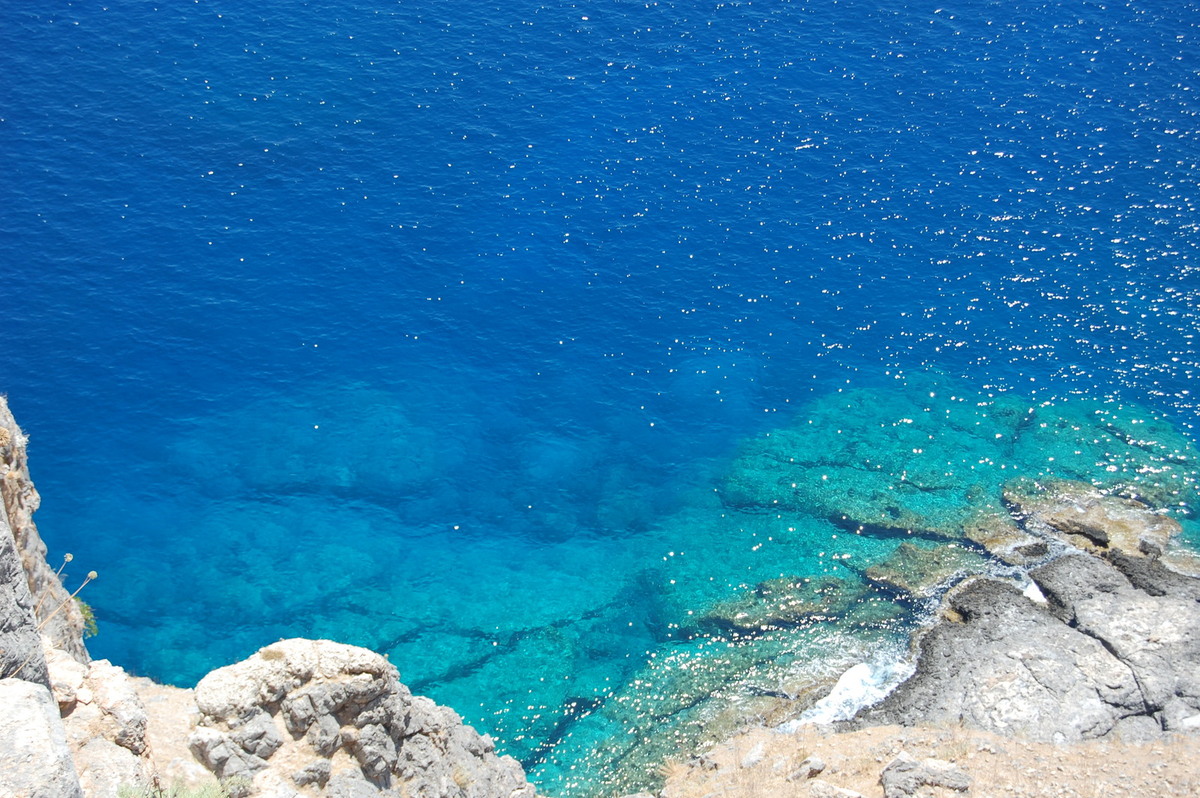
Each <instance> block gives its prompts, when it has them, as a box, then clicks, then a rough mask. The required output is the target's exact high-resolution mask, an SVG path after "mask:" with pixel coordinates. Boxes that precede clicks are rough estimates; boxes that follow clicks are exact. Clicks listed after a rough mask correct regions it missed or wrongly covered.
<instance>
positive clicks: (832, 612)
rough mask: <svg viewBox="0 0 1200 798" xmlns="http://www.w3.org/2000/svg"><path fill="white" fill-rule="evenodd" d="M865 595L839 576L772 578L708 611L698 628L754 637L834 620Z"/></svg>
mask: <svg viewBox="0 0 1200 798" xmlns="http://www.w3.org/2000/svg"><path fill="white" fill-rule="evenodd" d="M865 592H866V589H865V586H863V585H851V584H849V583H847V582H846V581H845V580H842V579H838V578H836V577H827V578H824V579H810V578H805V577H780V578H779V579H769V580H767V581H765V582H760V583H759V584H757V585H756V586H755V587H754V588H753V589H752V590H748V591H743V592H742V593H741V594H739V595H738V596H737V597H735V598H733V599H730V600H729V601H724V602H721V603H720V604H717V605H716V606H714V607H712V608H711V609H709V610H708V611H707V612H706V613H704V615H703V616H702V617H701V618H700V620H699V626H700V628H701V629H703V630H705V631H707V632H710V633H711V632H717V633H725V634H733V635H755V634H761V633H763V632H766V631H769V630H771V629H785V628H788V627H793V626H800V625H802V624H805V623H810V622H816V621H824V620H834V619H837V618H839V617H841V616H842V615H843V614H845V613H846V612H847V610H848V609H849V607H850V605H851V604H852V603H854V602H855V601H857V600H859V599H861V598H862V597H863V595H864V594H865Z"/></svg>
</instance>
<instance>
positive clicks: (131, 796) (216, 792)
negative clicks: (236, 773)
mask: <svg viewBox="0 0 1200 798" xmlns="http://www.w3.org/2000/svg"><path fill="white" fill-rule="evenodd" d="M249 786H250V783H249V782H248V781H246V780H245V779H242V778H232V779H225V780H224V781H210V782H208V783H207V784H201V785H200V786H198V787H185V786H184V785H182V784H179V783H178V782H177V783H175V784H172V785H171V786H170V787H162V786H159V787H152V786H143V787H130V786H128V785H125V786H122V787H118V788H117V798H235V797H236V796H239V795H245V794H246V790H247V788H249Z"/></svg>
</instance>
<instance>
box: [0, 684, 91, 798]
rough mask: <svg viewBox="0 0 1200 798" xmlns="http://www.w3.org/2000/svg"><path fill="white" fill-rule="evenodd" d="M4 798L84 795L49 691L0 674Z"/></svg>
mask: <svg viewBox="0 0 1200 798" xmlns="http://www.w3.org/2000/svg"><path fill="white" fill-rule="evenodd" d="M0 708H3V710H2V711H0V798H82V796H83V792H82V791H81V790H80V787H79V777H78V776H76V774H75V765H74V764H73V763H72V762H71V752H70V751H69V750H68V749H67V739H66V736H65V735H64V734H63V727H62V723H61V722H60V721H59V718H58V706H57V705H56V704H55V702H54V698H53V697H52V696H51V695H50V691H49V690H47V689H46V688H45V687H42V686H41V685H40V684H33V683H32V682H26V681H22V680H20V679H0Z"/></svg>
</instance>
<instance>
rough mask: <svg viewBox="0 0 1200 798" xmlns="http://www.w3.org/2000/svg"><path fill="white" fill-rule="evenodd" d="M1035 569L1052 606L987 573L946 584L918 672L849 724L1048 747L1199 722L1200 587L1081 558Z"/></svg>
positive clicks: (1152, 569)
mask: <svg viewBox="0 0 1200 798" xmlns="http://www.w3.org/2000/svg"><path fill="white" fill-rule="evenodd" d="M1121 566H1124V567H1127V568H1129V569H1130V572H1131V573H1132V574H1133V575H1134V579H1132V580H1131V579H1130V578H1129V577H1128V576H1126V574H1125V573H1123V572H1122V570H1121ZM1030 576H1031V578H1032V579H1033V582H1034V584H1035V585H1037V587H1038V588H1039V590H1040V592H1041V593H1042V594H1043V595H1044V596H1045V597H1046V599H1047V601H1048V603H1047V604H1039V603H1038V602H1036V601H1033V600H1031V599H1030V597H1029V596H1028V595H1026V594H1025V593H1023V592H1022V591H1019V590H1017V589H1016V588H1015V587H1014V586H1012V585H1010V584H1008V583H1005V582H1001V581H998V580H994V579H987V578H977V579H974V580H971V581H968V582H965V583H963V584H962V585H960V586H958V587H957V588H955V589H954V590H952V591H950V593H949V594H948V595H947V596H946V599H945V602H944V605H943V606H944V609H945V610H946V611H947V614H948V615H949V616H950V617H949V618H948V619H946V620H943V621H942V622H940V623H939V624H937V625H936V626H934V627H933V628H932V629H930V630H929V631H928V632H927V633H926V634H924V635H923V636H922V638H921V640H920V650H919V655H918V665H917V670H916V673H914V675H913V676H912V677H911V678H910V679H909V680H908V681H906V682H905V683H903V684H902V685H900V687H898V688H897V689H896V690H895V691H894V692H893V693H892V694H891V695H889V696H888V697H887V698H885V699H884V700H883V701H882V702H880V703H879V704H877V705H876V706H874V707H871V708H869V709H867V710H864V711H863V712H861V713H859V715H858V716H857V717H856V718H855V720H854V721H853V722H852V724H853V725H855V726H863V725H874V724H882V723H897V724H902V725H912V724H917V723H940V722H951V723H960V722H961V723H965V724H966V725H968V726H972V727H975V728H981V729H986V730H989V731H994V732H997V733H1001V734H1019V735H1022V736H1025V737H1029V738H1031V739H1035V740H1046V741H1054V742H1064V741H1078V740H1084V739H1091V738H1099V737H1105V736H1108V735H1113V734H1115V735H1118V736H1122V737H1126V738H1131V739H1145V738H1147V737H1154V736H1157V735H1159V734H1161V733H1162V731H1163V730H1174V729H1197V728H1200V603H1197V601H1196V598H1195V596H1196V595H1197V591H1198V590H1200V582H1197V580H1192V579H1189V578H1187V577H1183V576H1180V575H1178V574H1174V573H1172V572H1170V571H1167V570H1166V569H1165V568H1163V567H1162V566H1161V565H1159V564H1157V563H1154V562H1153V561H1152V560H1146V559H1144V558H1130V557H1128V556H1126V557H1123V558H1117V559H1116V565H1114V564H1112V563H1110V562H1107V561H1105V560H1101V559H1099V558H1097V557H1094V556H1091V555H1087V554H1082V553H1080V554H1074V555H1068V556H1064V557H1061V558H1059V559H1057V560H1054V561H1053V562H1051V563H1049V564H1047V565H1044V566H1041V567H1040V568H1037V569H1034V570H1033V571H1032V572H1031V573H1030ZM1181 582H1182V584H1181Z"/></svg>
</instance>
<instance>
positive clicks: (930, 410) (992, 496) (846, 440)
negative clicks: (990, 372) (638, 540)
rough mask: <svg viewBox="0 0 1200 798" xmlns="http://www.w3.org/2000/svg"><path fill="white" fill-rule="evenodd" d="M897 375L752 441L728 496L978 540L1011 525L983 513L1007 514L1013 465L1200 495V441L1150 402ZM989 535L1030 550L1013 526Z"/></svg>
mask: <svg viewBox="0 0 1200 798" xmlns="http://www.w3.org/2000/svg"><path fill="white" fill-rule="evenodd" d="M898 387H900V388H901V389H899V390H875V391H872V390H854V391H846V392H844V393H838V394H835V395H832V396H828V397H824V398H822V399H818V400H817V401H816V402H814V403H813V404H812V405H810V406H809V407H808V409H807V414H806V415H805V416H804V417H802V418H799V419H798V420H797V422H796V423H795V424H793V425H792V426H790V427H786V428H783V429H777V430H772V431H771V432H769V433H766V434H765V435H763V436H762V437H760V438H758V439H757V440H755V441H753V442H751V443H750V444H748V445H747V446H746V447H745V449H744V450H743V452H742V454H741V455H740V456H739V457H738V459H737V461H736V462H735V463H734V464H733V466H732V467H731V468H730V470H729V472H728V474H727V476H726V479H725V481H724V483H723V486H722V498H723V500H724V501H725V503H726V504H727V505H728V506H730V507H733V508H737V509H743V510H760V511H761V510H774V511H783V510H788V511H801V512H810V513H815V514H817V515H820V516H824V517H826V518H828V519H830V520H832V521H834V522H836V523H839V524H841V525H843V526H849V527H855V528H859V529H861V530H863V531H867V532H876V533H899V532H915V533H918V534H921V535H924V536H931V537H946V538H959V537H961V536H963V535H964V534H967V533H968V531H969V530H973V532H974V535H975V536H976V537H978V538H980V539H982V540H987V539H991V538H995V537H996V535H997V534H998V533H1003V534H1002V535H1001V537H1010V538H1011V537H1012V533H1013V530H1011V529H1004V528H1003V527H1004V526H1005V525H1004V524H1003V523H1001V524H1000V525H999V526H998V527H993V528H991V529H990V530H989V529H988V527H989V523H988V522H987V520H986V519H988V518H991V519H1003V518H1004V517H1005V516H1006V515H1007V512H1006V508H1005V503H1004V500H1003V495H1002V486H1004V485H1005V484H1006V483H1008V482H1010V481H1012V480H1013V478H1014V477H1022V476H1023V477H1028V478H1032V479H1048V478H1057V479H1069V480H1077V481H1081V482H1084V483H1087V484H1091V485H1095V486H1097V487H1099V488H1101V489H1103V491H1104V492H1106V493H1108V494H1113V495H1120V496H1124V497H1126V498H1129V499H1134V500H1137V501H1140V502H1143V503H1145V504H1146V505H1149V506H1151V507H1155V508H1160V509H1169V510H1170V511H1172V512H1178V513H1182V514H1189V513H1192V512H1194V511H1195V509H1196V507H1197V498H1198V496H1200V494H1198V493H1197V485H1198V484H1200V453H1197V451H1196V449H1195V447H1194V446H1193V445H1192V444H1191V443H1190V442H1189V441H1188V440H1187V439H1186V438H1184V437H1183V436H1182V435H1180V434H1179V433H1177V432H1175V431H1174V429H1172V428H1171V426H1170V424H1168V423H1167V422H1166V421H1164V420H1162V419H1159V418H1157V417H1155V416H1153V415H1152V414H1150V413H1149V411H1145V410H1142V409H1139V408H1135V407H1127V406H1115V405H1109V404H1103V403H1100V402H1093V401H1086V400H1080V401H1071V402H1062V403H1058V404H1037V403H1034V402H1031V401H1028V400H1025V399H1022V398H1020V397H1017V396H1012V395H1003V394H1002V395H1000V396H991V395H986V394H980V393H977V392H974V391H972V390H971V389H969V388H968V387H966V386H965V385H964V384H962V383H960V382H957V381H953V380H949V379H943V378H940V377H938V376H937V375H935V374H925V375H915V376H911V377H908V378H906V379H905V380H904V381H903V385H902V386H898ZM980 519H985V520H984V521H983V523H982V527H981V525H980V524H981V521H980ZM1025 543H1026V544H1028V541H1025ZM996 545H997V547H998V548H1000V547H1006V546H1007V547H1008V548H1010V549H1011V550H1013V551H1016V552H1017V554H1018V557H1024V556H1029V555H1026V554H1025V553H1024V552H1020V551H1019V550H1018V548H1019V547H1020V546H1021V545H1023V544H1022V543H1021V542H1020V541H1019V540H1018V539H1016V538H1012V539H1011V540H1009V541H1006V542H1005V543H1001V541H1000V540H996ZM989 548H990V547H989ZM1032 556H1037V555H1032Z"/></svg>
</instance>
